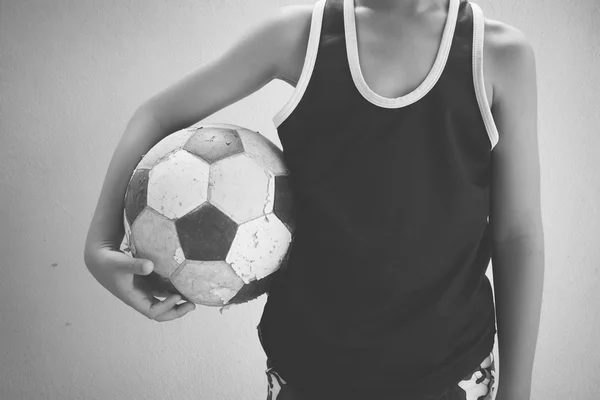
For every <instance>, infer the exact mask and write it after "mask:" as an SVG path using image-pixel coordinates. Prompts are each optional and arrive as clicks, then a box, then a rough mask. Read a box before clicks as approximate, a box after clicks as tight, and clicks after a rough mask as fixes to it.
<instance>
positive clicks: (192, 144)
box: [183, 127, 244, 163]
mask: <svg viewBox="0 0 600 400" xmlns="http://www.w3.org/2000/svg"><path fill="white" fill-rule="evenodd" d="M183 149H184V150H187V151H189V152H190V153H192V154H195V155H197V156H199V157H201V158H202V159H203V160H205V161H206V162H208V163H214V162H215V161H218V160H221V159H223V158H226V157H229V156H232V155H234V154H238V153H242V152H243V151H244V145H243V144H242V139H240V135H239V134H238V133H237V131H236V130H234V129H227V128H213V127H207V128H198V129H197V130H196V131H195V132H194V134H193V135H192V136H191V137H190V138H189V139H188V140H187V142H186V143H185V145H184V146H183Z"/></svg>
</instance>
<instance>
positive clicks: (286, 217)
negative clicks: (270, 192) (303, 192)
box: [273, 175, 296, 232]
mask: <svg viewBox="0 0 600 400" xmlns="http://www.w3.org/2000/svg"><path fill="white" fill-rule="evenodd" d="M292 194H293V193H292V184H291V178H290V177H289V176H287V175H280V176H276V177H275V202H274V204H273V213H274V214H275V215H276V216H277V218H279V220H281V222H283V223H284V224H285V225H286V226H287V227H288V228H289V229H290V230H291V231H292V232H293V231H294V230H295V228H296V226H295V223H294V215H293V212H294V209H293V202H292V197H293V196H292Z"/></svg>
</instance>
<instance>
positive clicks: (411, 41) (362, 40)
mask: <svg viewBox="0 0 600 400" xmlns="http://www.w3.org/2000/svg"><path fill="white" fill-rule="evenodd" d="M431 26H432V24H429V25H427V24H420V25H419V24H413V25H406V26H404V27H403V28H400V29H399V28H397V27H395V28H394V29H386V28H385V26H383V25H382V24H381V23H378V22H374V21H368V19H367V18H363V20H361V18H360V16H357V22H356V27H357V29H356V36H355V38H356V47H355V49H354V52H355V54H356V57H351V58H353V59H352V61H351V62H355V63H356V64H358V66H359V67H360V71H361V75H362V78H363V79H364V81H365V83H366V84H367V85H368V87H369V88H370V90H372V91H373V92H375V93H376V94H378V95H380V96H383V97H386V98H397V97H401V96H405V95H407V94H408V93H410V92H412V91H413V90H415V89H416V88H418V87H419V86H420V85H421V84H422V83H423V81H424V80H425V79H426V78H427V76H428V75H429V73H430V71H431V69H432V67H433V66H434V64H435V60H436V57H437V55H438V50H439V47H440V41H441V37H442V30H441V29H438V30H432V29H431ZM438 26H439V25H438ZM305 52H306V48H298V49H297V51H295V54H294V57H293V58H292V59H291V60H289V62H288V63H287V64H286V69H287V71H285V73H284V75H285V76H286V79H285V81H286V82H287V83H289V84H290V85H292V86H293V87H296V85H297V83H298V80H299V79H300V76H301V73H302V68H303V66H304V60H305ZM485 53H486V52H485V48H484V59H485V58H486V57H485ZM483 69H484V71H483V72H484V82H485V91H486V96H487V99H488V104H490V105H491V104H492V100H493V87H494V85H493V82H494V77H493V76H492V72H491V68H486V64H485V62H484V66H483Z"/></svg>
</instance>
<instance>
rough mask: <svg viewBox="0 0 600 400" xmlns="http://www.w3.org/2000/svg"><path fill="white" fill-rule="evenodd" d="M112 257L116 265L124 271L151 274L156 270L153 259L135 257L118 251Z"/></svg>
mask: <svg viewBox="0 0 600 400" xmlns="http://www.w3.org/2000/svg"><path fill="white" fill-rule="evenodd" d="M112 258H113V260H112V261H113V262H114V265H115V267H116V268H117V269H118V270H120V271H122V272H126V273H129V274H136V275H149V274H150V273H151V272H152V271H154V264H153V263H152V261H150V260H147V259H144V258H133V257H129V256H127V255H126V254H123V253H117V252H115V253H114V254H112Z"/></svg>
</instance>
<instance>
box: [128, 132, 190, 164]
mask: <svg viewBox="0 0 600 400" xmlns="http://www.w3.org/2000/svg"><path fill="white" fill-rule="evenodd" d="M192 133H194V132H193V131H192V130H189V129H182V130H180V131H177V132H174V133H172V134H170V135H168V136H167V137H165V138H164V139H162V140H161V141H160V142H158V143H157V144H155V145H154V146H153V147H152V148H151V149H150V150H149V151H148V153H146V154H144V157H143V158H142V160H141V161H140V163H139V164H138V166H137V168H147V169H150V168H152V167H153V166H155V165H156V164H157V163H158V162H159V161H160V160H161V159H163V158H166V157H167V156H168V155H169V154H170V153H172V152H174V151H175V150H179V149H180V148H181V146H183V144H184V143H185V142H186V140H188V139H189V138H190V136H192Z"/></svg>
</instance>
